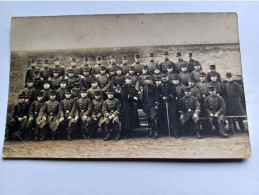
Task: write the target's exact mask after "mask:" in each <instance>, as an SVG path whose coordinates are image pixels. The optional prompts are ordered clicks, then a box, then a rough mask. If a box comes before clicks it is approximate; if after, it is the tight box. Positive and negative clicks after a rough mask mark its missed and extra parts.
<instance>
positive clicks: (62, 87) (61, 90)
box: [57, 79, 67, 102]
mask: <svg viewBox="0 0 259 195" xmlns="http://www.w3.org/2000/svg"><path fill="white" fill-rule="evenodd" d="M66 86H67V81H66V80H65V79H62V80H61V81H60V87H59V89H58V90H57V100H58V101H59V102H60V101H61V100H63V99H65V92H66Z"/></svg>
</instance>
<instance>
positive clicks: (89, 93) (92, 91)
mask: <svg viewBox="0 0 259 195" xmlns="http://www.w3.org/2000/svg"><path fill="white" fill-rule="evenodd" d="M96 91H99V92H101V94H102V95H101V99H102V100H103V93H102V89H100V87H99V84H98V81H97V80H96V79H93V80H92V83H91V88H90V89H88V91H87V97H88V98H90V99H91V100H94V96H95V93H96Z"/></svg>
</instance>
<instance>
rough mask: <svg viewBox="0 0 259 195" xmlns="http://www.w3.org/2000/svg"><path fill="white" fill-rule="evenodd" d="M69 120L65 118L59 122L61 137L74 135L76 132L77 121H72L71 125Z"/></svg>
mask: <svg viewBox="0 0 259 195" xmlns="http://www.w3.org/2000/svg"><path fill="white" fill-rule="evenodd" d="M68 123H69V121H68V120H65V121H62V122H61V123H60V124H59V130H58V132H60V135H61V138H65V137H67V136H68V135H70V136H71V135H72V133H73V132H74V128H75V123H72V124H71V125H70V126H68Z"/></svg>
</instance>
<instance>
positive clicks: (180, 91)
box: [175, 84, 185, 100]
mask: <svg viewBox="0 0 259 195" xmlns="http://www.w3.org/2000/svg"><path fill="white" fill-rule="evenodd" d="M175 88H176V97H177V99H178V100H179V99H181V98H182V97H183V96H184V91H185V87H184V86H183V85H182V84H179V85H175Z"/></svg>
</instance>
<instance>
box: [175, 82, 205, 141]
mask: <svg viewBox="0 0 259 195" xmlns="http://www.w3.org/2000/svg"><path fill="white" fill-rule="evenodd" d="M199 113H200V104H199V101H198V99H197V98H196V97H195V96H193V95H191V88H190V87H186V88H185V96H184V97H182V98H181V99H180V100H179V114H180V121H181V123H182V125H183V128H184V130H185V131H187V132H190V131H195V132H196V135H197V138H198V139H201V138H202V137H201V134H200V126H199Z"/></svg>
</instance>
